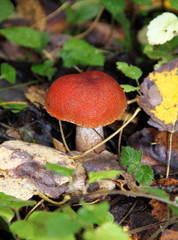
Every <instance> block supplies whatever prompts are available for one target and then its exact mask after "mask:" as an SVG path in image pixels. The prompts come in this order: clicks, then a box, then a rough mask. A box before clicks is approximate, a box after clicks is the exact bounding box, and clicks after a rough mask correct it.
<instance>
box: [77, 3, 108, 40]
mask: <svg viewBox="0 0 178 240" xmlns="http://www.w3.org/2000/svg"><path fill="white" fill-rule="evenodd" d="M103 11H104V7H101V8H100V11H99V13H98V15H97V16H96V18H95V20H94V21H93V22H92V24H91V25H90V27H89V28H88V29H87V30H86V31H84V32H83V33H81V34H79V35H77V36H74V37H73V38H75V39H81V38H84V37H86V36H87V35H88V34H89V33H90V32H91V31H92V30H93V28H94V27H95V26H96V24H97V22H98V21H99V19H100V17H101V15H102V13H103Z"/></svg>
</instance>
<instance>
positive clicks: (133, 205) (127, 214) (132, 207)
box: [118, 201, 137, 225]
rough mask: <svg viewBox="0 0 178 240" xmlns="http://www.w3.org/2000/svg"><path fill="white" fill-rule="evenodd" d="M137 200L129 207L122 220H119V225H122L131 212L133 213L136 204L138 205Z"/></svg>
mask: <svg viewBox="0 0 178 240" xmlns="http://www.w3.org/2000/svg"><path fill="white" fill-rule="evenodd" d="M136 203H137V202H136V201H135V202H134V203H133V204H132V206H131V208H130V209H129V211H128V212H127V213H126V215H125V216H124V217H123V218H122V219H121V220H120V222H118V224H119V225H121V223H122V222H123V221H124V220H125V219H126V218H127V217H128V216H129V214H130V213H131V211H132V210H133V209H134V207H135V205H136Z"/></svg>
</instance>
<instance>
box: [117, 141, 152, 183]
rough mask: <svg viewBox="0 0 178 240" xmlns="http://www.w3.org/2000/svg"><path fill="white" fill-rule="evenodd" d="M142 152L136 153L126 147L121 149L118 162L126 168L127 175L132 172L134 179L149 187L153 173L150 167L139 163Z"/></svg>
mask: <svg viewBox="0 0 178 240" xmlns="http://www.w3.org/2000/svg"><path fill="white" fill-rule="evenodd" d="M141 157H142V150H141V149H140V150H138V151H136V150H135V149H133V148H131V147H129V146H127V147H122V151H121V156H120V160H121V163H122V164H123V165H124V166H127V171H128V173H131V172H133V174H134V177H135V179H136V180H137V181H138V182H139V183H140V184H144V185H150V184H151V182H152V180H153V177H154V173H153V170H152V168H151V167H150V166H148V165H143V164H142V163H141Z"/></svg>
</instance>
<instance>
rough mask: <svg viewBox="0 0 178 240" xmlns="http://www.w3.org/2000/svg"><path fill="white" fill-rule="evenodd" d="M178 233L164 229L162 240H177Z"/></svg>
mask: <svg viewBox="0 0 178 240" xmlns="http://www.w3.org/2000/svg"><path fill="white" fill-rule="evenodd" d="M177 239H178V233H177V232H176V231H173V230H169V229H165V230H163V232H162V234H161V237H160V240H177Z"/></svg>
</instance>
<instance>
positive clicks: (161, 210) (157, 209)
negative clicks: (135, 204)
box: [149, 199, 168, 221]
mask: <svg viewBox="0 0 178 240" xmlns="http://www.w3.org/2000/svg"><path fill="white" fill-rule="evenodd" d="M149 204H150V205H151V206H152V211H151V214H152V215H153V216H154V217H156V218H157V219H158V220H160V221H161V220H163V219H164V218H165V217H166V215H167V214H168V212H167V209H168V208H167V205H166V204H165V203H162V202H159V201H157V200H155V199H152V200H151V201H150V202H149Z"/></svg>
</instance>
